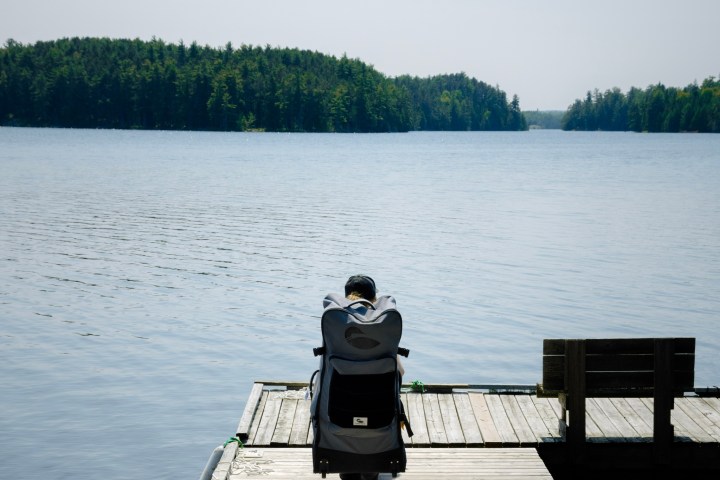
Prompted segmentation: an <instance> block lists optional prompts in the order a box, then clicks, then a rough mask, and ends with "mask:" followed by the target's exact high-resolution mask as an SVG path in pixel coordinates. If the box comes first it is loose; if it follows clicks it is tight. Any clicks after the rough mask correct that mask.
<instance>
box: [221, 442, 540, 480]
mask: <svg viewBox="0 0 720 480" xmlns="http://www.w3.org/2000/svg"><path fill="white" fill-rule="evenodd" d="M407 457H408V460H407V470H406V471H405V472H404V473H402V474H401V477H402V478H404V479H407V480H436V479H438V478H453V479H454V480H470V479H475V480H496V479H501V478H508V477H510V478H513V477H515V478H527V479H536V480H552V477H551V476H550V473H549V472H548V470H547V467H546V466H545V464H544V463H543V461H542V459H541V458H540V456H539V455H538V453H537V451H536V450H535V449H532V448H512V449H502V448H493V449H484V448H443V449H431V448H414V449H409V450H408V452H407ZM226 465H227V463H226ZM216 472H217V469H216ZM250 476H253V477H254V476H261V477H262V478H267V479H274V478H286V479H297V480H317V479H318V478H319V475H318V474H315V473H312V451H311V449H309V448H264V449H247V448H246V449H240V450H237V452H236V455H235V458H234V460H233V462H232V463H231V464H230V469H229V471H228V472H227V477H222V478H227V480H240V479H243V478H247V477H250ZM215 478H220V477H219V476H218V477H215ZM328 478H329V479H337V478H338V475H337V474H328ZM391 478H392V477H391V475H390V474H387V473H383V474H381V475H380V480H390V479H391Z"/></svg>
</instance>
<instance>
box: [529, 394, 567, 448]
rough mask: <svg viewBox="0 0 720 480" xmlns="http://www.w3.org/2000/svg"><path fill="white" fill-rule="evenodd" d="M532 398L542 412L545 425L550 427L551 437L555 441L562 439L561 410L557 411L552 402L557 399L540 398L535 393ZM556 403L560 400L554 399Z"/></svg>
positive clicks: (539, 411) (541, 416) (540, 412)
mask: <svg viewBox="0 0 720 480" xmlns="http://www.w3.org/2000/svg"><path fill="white" fill-rule="evenodd" d="M530 399H531V400H532V402H533V403H534V404H535V408H536V409H537V411H538V413H539V414H540V418H541V419H542V421H543V423H544V424H545V427H546V428H547V429H548V432H549V433H550V438H552V439H553V441H560V440H561V439H562V434H561V433H560V417H559V416H558V415H559V412H557V413H556V411H555V409H554V408H553V407H552V404H551V403H552V402H553V401H554V400H555V399H551V398H538V397H536V396H535V395H531V396H530ZM554 403H558V402H557V401H554Z"/></svg>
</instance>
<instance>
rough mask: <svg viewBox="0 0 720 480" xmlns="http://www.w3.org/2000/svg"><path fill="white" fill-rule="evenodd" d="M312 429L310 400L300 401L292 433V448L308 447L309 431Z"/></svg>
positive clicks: (290, 442) (290, 441)
mask: <svg viewBox="0 0 720 480" xmlns="http://www.w3.org/2000/svg"><path fill="white" fill-rule="evenodd" d="M309 428H310V400H305V399H302V400H298V404H297V408H296V409H295V417H294V418H293V423H292V429H291V431H290V440H289V444H290V446H302V445H307V444H308V441H307V437H308V429H309Z"/></svg>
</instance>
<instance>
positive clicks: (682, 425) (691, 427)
mask: <svg viewBox="0 0 720 480" xmlns="http://www.w3.org/2000/svg"><path fill="white" fill-rule="evenodd" d="M671 418H672V424H673V425H676V426H677V427H678V428H679V429H682V430H684V431H685V432H687V433H688V434H689V436H690V438H692V439H693V440H694V441H696V442H699V443H712V442H716V441H717V440H715V439H714V438H713V437H712V435H710V434H709V433H708V432H706V431H704V430H703V429H702V428H700V425H698V423H697V422H696V421H695V419H693V418H690V416H688V414H687V413H685V410H684V409H682V408H674V409H673V410H672V412H671Z"/></svg>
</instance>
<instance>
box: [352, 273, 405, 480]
mask: <svg viewBox="0 0 720 480" xmlns="http://www.w3.org/2000/svg"><path fill="white" fill-rule="evenodd" d="M345 298H347V299H348V300H360V301H365V302H366V303H368V304H369V306H371V305H372V304H373V303H375V302H376V301H377V287H376V286H375V281H374V280H373V279H372V278H370V277H368V276H367V275H353V276H351V277H350V278H348V281H347V282H346V283H345ZM398 371H399V372H400V375H401V376H402V375H403V374H404V373H405V372H404V368H403V366H402V364H401V363H400V359H398ZM340 478H341V480H377V479H378V478H379V474H378V473H341V474H340Z"/></svg>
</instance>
